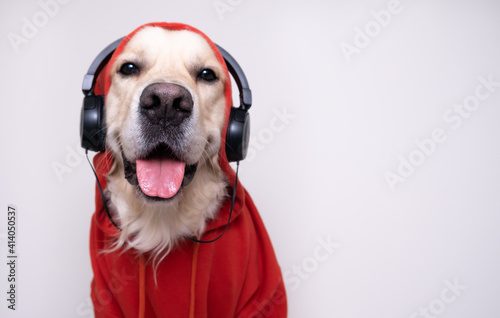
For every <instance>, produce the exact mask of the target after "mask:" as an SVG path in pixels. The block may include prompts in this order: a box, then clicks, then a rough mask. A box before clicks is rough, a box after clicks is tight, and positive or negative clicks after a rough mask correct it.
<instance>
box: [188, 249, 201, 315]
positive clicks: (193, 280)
mask: <svg viewBox="0 0 500 318" xmlns="http://www.w3.org/2000/svg"><path fill="white" fill-rule="evenodd" d="M199 247H200V243H194V249H193V264H192V265H191V297H190V300H189V318H194V304H195V299H196V269H197V266H198V249H199Z"/></svg>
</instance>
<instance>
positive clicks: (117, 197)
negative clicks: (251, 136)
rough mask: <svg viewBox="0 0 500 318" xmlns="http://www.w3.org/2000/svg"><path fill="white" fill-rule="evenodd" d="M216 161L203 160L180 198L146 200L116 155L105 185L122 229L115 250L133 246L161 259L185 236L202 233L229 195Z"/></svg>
mask: <svg viewBox="0 0 500 318" xmlns="http://www.w3.org/2000/svg"><path fill="white" fill-rule="evenodd" d="M216 161H217V158H212V159H210V160H206V161H203V162H200V163H199V165H200V166H199V168H198V171H197V172H196V175H195V177H194V179H193V181H192V182H191V183H190V184H189V185H188V186H186V187H184V188H183V189H182V193H179V194H178V196H179V198H175V199H173V200H172V202H162V201H159V202H154V201H152V202H147V201H145V200H144V198H141V197H139V196H138V195H137V193H136V191H137V189H136V187H135V186H133V185H131V184H130V183H129V182H128V181H127V180H126V178H125V174H124V167H123V161H122V160H121V158H116V156H115V161H114V164H113V166H112V168H111V170H110V173H109V174H108V176H107V178H108V183H107V188H106V190H107V191H106V192H107V197H108V198H109V200H108V202H109V207H110V209H111V211H113V212H112V213H113V214H115V215H117V219H116V220H115V222H117V223H119V226H120V227H121V229H122V231H121V234H120V237H119V238H118V240H117V241H116V245H115V249H120V248H125V249H129V248H133V249H135V250H136V251H137V252H139V253H140V254H145V253H150V254H151V256H152V257H153V258H154V259H155V260H158V259H159V260H161V259H162V258H163V257H164V256H166V255H167V254H168V252H170V250H171V249H172V248H173V247H174V246H175V244H176V242H177V241H178V240H179V239H180V238H182V237H183V236H199V235H201V234H202V233H203V231H204V230H205V225H206V222H207V220H209V219H213V218H215V217H216V215H217V212H218V210H219V209H220V206H221V204H222V201H223V200H224V198H225V197H226V196H227V192H226V187H227V181H226V179H225V176H224V174H223V172H222V170H221V169H220V167H219V166H218V165H217V164H216ZM203 165H204V166H203ZM181 197H182V199H181Z"/></svg>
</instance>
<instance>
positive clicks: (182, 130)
mask: <svg viewBox="0 0 500 318" xmlns="http://www.w3.org/2000/svg"><path fill="white" fill-rule="evenodd" d="M192 112H193V98H192V96H191V94H190V93H189V91H188V90H187V89H186V88H184V87H182V86H180V85H177V84H172V83H153V84H150V85H148V86H147V87H146V88H145V89H144V90H143V91H142V93H141V96H140V98H139V114H140V126H141V134H142V140H143V144H142V145H141V150H139V151H138V158H137V159H136V160H135V162H131V161H129V160H127V158H126V157H125V155H124V154H123V151H122V158H123V163H124V168H125V178H126V179H127V180H128V182H129V183H130V184H132V185H137V192H138V193H139V194H141V195H144V196H145V197H147V198H148V199H153V200H162V199H171V198H173V197H174V196H175V195H177V194H178V193H179V192H180V190H181V189H182V187H184V186H186V185H188V184H189V183H190V182H191V181H192V179H193V178H194V174H195V172H196V168H197V164H193V165H187V164H186V162H185V161H184V160H183V159H182V157H183V155H182V154H183V153H184V151H185V149H186V143H187V141H186V138H185V134H186V131H187V130H188V129H189V120H188V119H189V118H190V117H191V114H192Z"/></svg>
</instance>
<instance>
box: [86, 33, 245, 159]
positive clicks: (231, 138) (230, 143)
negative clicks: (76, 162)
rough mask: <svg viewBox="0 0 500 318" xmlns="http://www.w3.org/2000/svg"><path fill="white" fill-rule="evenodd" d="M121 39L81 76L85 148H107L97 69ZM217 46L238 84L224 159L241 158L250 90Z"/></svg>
mask: <svg viewBox="0 0 500 318" xmlns="http://www.w3.org/2000/svg"><path fill="white" fill-rule="evenodd" d="M123 39H124V38H121V39H118V40H116V41H115V42H113V43H111V44H110V45H108V46H107V47H106V48H105V49H104V50H102V51H101V53H99V55H98V56H97V57H96V58H95V59H94V61H93V62H92V64H91V65H90V67H89V70H88V71H87V74H86V75H85V77H84V78H83V84H82V91H83V94H84V95H85V97H84V99H83V105H82V112H81V117H80V138H81V145H82V147H83V148H84V149H86V150H92V151H96V152H103V151H105V149H106V144H105V139H106V124H105V119H104V95H95V93H94V88H95V84H96V80H97V77H98V75H99V73H100V72H101V71H102V69H103V68H104V67H105V66H106V64H107V63H108V62H109V60H110V59H111V56H112V55H113V53H114V52H115V50H116V48H117V47H118V45H119V44H120V43H121V41H122V40H123ZM216 47H217V49H218V50H219V52H220V53H221V55H222V57H223V58H224V61H225V62H226V66H227V69H228V71H229V73H230V74H231V75H232V76H233V78H234V80H235V82H236V84H237V85H238V90H239V93H240V94H239V95H240V106H239V107H238V108H236V107H231V113H230V115H229V123H228V126H227V133H226V156H227V160H228V161H230V162H232V161H240V160H243V159H245V157H246V155H247V151H248V140H249V137H250V114H249V113H248V110H249V109H250V107H251V106H252V91H251V90H250V87H249V86H248V81H247V78H246V76H245V73H243V70H242V69H241V67H240V65H239V64H238V62H236V60H235V59H234V58H233V57H232V56H231V55H230V54H229V53H228V52H227V51H226V50H224V49H223V48H221V47H220V46H218V45H217V44H216Z"/></svg>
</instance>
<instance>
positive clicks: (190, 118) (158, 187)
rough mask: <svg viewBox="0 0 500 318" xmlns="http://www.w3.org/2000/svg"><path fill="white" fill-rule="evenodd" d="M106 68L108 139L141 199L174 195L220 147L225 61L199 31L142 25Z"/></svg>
mask: <svg viewBox="0 0 500 318" xmlns="http://www.w3.org/2000/svg"><path fill="white" fill-rule="evenodd" d="M108 69H109V77H110V78H109V80H110V86H109V90H108V93H107V95H106V103H105V108H106V126H107V137H106V138H107V139H106V144H107V146H108V147H109V148H110V149H111V151H112V152H113V153H114V156H115V160H117V161H118V162H119V163H120V161H121V163H122V164H119V165H118V166H121V167H120V169H121V168H123V172H124V175H125V178H126V179H127V180H128V182H129V183H130V185H132V186H134V187H135V189H136V195H137V196H138V197H140V199H141V200H143V202H144V204H158V203H159V202H162V203H163V204H168V203H169V202H171V201H175V200H176V199H177V197H178V194H180V193H181V192H182V191H181V190H182V188H183V187H184V186H186V185H188V184H189V183H190V182H191V181H192V179H193V177H194V176H195V173H196V171H197V170H198V168H199V166H202V165H203V166H205V165H207V164H209V163H211V162H214V157H216V156H217V154H218V152H219V149H220V146H221V136H222V131H223V129H224V118H225V109H226V98H225V87H226V85H225V84H226V81H227V80H228V78H227V71H226V69H225V66H223V65H222V64H221V63H220V58H218V56H217V55H216V53H215V51H214V50H213V49H212V47H211V46H210V45H209V43H208V42H207V40H206V39H205V38H204V37H202V36H201V35H200V34H198V33H195V32H192V31H189V30H169V29H165V28H162V27H155V26H147V27H144V28H142V29H140V30H139V31H138V32H136V33H135V34H134V36H133V37H131V38H130V40H129V41H128V42H127V43H126V44H125V45H124V46H123V49H122V50H121V51H120V52H119V54H118V55H117V56H116V57H114V58H113V60H112V63H111V64H110V66H109V68H108Z"/></svg>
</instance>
